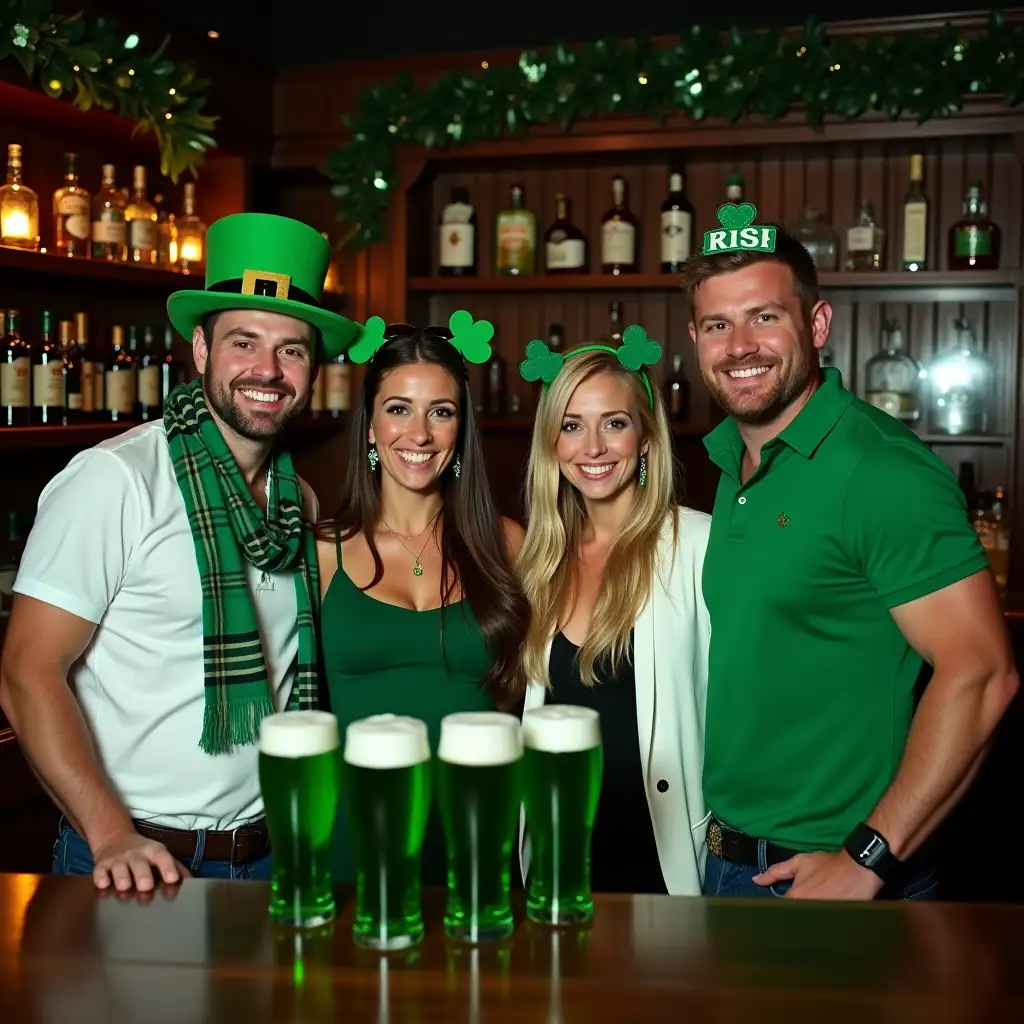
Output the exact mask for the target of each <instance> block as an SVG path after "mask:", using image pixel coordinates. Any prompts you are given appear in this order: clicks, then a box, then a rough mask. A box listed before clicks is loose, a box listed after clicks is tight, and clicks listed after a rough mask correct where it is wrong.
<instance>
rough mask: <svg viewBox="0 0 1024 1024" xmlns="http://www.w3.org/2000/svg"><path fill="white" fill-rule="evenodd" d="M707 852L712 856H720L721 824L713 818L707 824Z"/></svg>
mask: <svg viewBox="0 0 1024 1024" xmlns="http://www.w3.org/2000/svg"><path fill="white" fill-rule="evenodd" d="M708 853H710V854H711V856H712V857H718V858H721V856H722V826H721V825H719V824H718V822H717V821H715V820H714V819H713V818H712V819H711V821H710V823H709V824H708Z"/></svg>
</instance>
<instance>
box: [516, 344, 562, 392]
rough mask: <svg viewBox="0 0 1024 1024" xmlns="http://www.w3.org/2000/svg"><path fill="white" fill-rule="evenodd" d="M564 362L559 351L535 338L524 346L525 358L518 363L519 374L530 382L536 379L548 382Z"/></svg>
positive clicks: (554, 376)
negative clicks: (554, 350) (552, 349)
mask: <svg viewBox="0 0 1024 1024" xmlns="http://www.w3.org/2000/svg"><path fill="white" fill-rule="evenodd" d="M564 362H565V356H563V355H562V353H561V352H552V351H551V349H550V348H548V346H547V342H544V341H541V340H540V339H539V338H535V339H534V340H533V341H531V342H530V344H529V345H527V346H526V358H525V359H524V360H523V361H522V362H521V363H520V364H519V376H520V377H522V378H523V380H528V381H530V383H531V384H532V383H533V382H534V381H538V380H539V381H541V382H542V383H544V384H550V383H551V382H552V381H553V380H554V379H555V378H556V377H557V376H558V371H559V370H561V369H562V363H564Z"/></svg>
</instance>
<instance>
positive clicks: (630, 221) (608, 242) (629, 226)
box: [601, 175, 639, 274]
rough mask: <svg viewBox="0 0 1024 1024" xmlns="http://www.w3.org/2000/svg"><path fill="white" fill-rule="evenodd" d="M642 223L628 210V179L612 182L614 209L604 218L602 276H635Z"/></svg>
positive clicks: (614, 179)
mask: <svg viewBox="0 0 1024 1024" xmlns="http://www.w3.org/2000/svg"><path fill="white" fill-rule="evenodd" d="M638 229H639V223H638V222H637V219H636V217H634V216H633V212H632V211H631V210H630V208H629V201H628V198H627V195H626V179H625V178H622V177H619V176H618V175H616V176H615V177H614V178H613V179H612V206H611V209H609V210H608V212H607V213H606V214H605V215H604V216H603V217H602V218H601V273H602V274H632V273H635V272H636V270H637V234H638Z"/></svg>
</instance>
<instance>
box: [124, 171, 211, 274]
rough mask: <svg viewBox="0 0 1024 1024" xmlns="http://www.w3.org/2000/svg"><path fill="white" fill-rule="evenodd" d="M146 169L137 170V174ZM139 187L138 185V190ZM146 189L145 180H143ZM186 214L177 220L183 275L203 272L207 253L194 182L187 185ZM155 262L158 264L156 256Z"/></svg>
mask: <svg viewBox="0 0 1024 1024" xmlns="http://www.w3.org/2000/svg"><path fill="white" fill-rule="evenodd" d="M139 170H143V172H144V168H138V167H137V168H136V169H135V171H136V174H138V172H139ZM137 187H138V185H136V188H137ZM143 187H145V180H143ZM183 207H184V211H185V212H184V213H183V214H182V215H181V216H180V217H179V218H178V219H177V221H176V222H175V226H176V227H177V230H178V269H179V270H180V271H181V272H182V273H183V274H194V273H196V272H201V271H202V269H203V262H204V259H205V256H204V254H205V252H206V225H205V224H204V223H203V222H202V221H201V220H200V219H199V217H198V216H197V215H196V186H195V183H194V182H191V181H189V182H186V183H185V198H184V200H183ZM153 262H156V257H155V255H154V259H153Z"/></svg>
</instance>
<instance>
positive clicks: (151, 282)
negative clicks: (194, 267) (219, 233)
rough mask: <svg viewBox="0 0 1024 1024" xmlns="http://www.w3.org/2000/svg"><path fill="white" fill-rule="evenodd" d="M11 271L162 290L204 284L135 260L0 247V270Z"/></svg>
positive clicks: (198, 277) (193, 276)
mask: <svg viewBox="0 0 1024 1024" xmlns="http://www.w3.org/2000/svg"><path fill="white" fill-rule="evenodd" d="M10 271H14V272H19V273H25V274H38V275H40V276H50V277H60V278H64V279H66V278H72V279H75V280H82V281H106V282H109V283H111V284H118V285H129V286H132V287H139V288H149V289H156V290H159V291H164V292H172V291H177V290H178V289H179V288H202V287H203V286H204V283H205V282H204V279H203V275H202V274H179V273H177V272H176V271H173V270H161V269H158V268H157V267H145V266H137V265H136V264H134V263H108V262H107V261H106V260H72V259H68V258H66V257H64V256H55V255H54V254H53V253H48V252H28V251H26V250H24V249H4V248H0V272H10Z"/></svg>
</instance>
